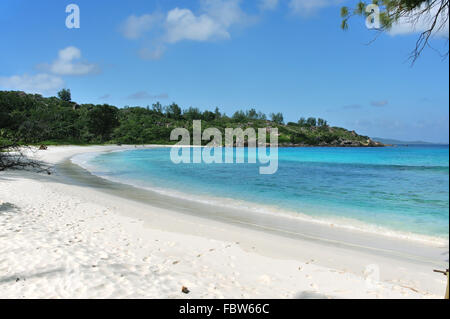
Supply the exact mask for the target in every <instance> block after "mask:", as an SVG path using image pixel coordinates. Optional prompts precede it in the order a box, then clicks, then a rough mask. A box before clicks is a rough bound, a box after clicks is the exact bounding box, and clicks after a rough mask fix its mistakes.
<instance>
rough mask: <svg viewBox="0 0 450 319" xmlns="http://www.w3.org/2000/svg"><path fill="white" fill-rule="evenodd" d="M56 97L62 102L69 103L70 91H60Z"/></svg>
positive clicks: (70, 98)
mask: <svg viewBox="0 0 450 319" xmlns="http://www.w3.org/2000/svg"><path fill="white" fill-rule="evenodd" d="M58 97H59V98H60V99H61V100H63V101H66V102H70V101H71V100H72V95H71V93H70V89H62V90H61V91H59V92H58Z"/></svg>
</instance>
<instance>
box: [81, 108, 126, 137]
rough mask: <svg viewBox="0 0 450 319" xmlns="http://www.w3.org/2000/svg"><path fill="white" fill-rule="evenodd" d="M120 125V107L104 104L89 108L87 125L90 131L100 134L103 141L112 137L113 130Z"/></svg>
mask: <svg viewBox="0 0 450 319" xmlns="http://www.w3.org/2000/svg"><path fill="white" fill-rule="evenodd" d="M117 126H119V120H118V109H117V108H116V107H114V106H111V105H108V104H103V105H97V106H94V107H93V108H92V109H91V110H89V113H88V118H87V127H88V130H89V132H90V133H92V134H94V135H96V136H99V137H100V141H101V142H105V141H107V140H109V139H110V138H111V133H112V132H113V130H114V129H115V128H116V127H117Z"/></svg>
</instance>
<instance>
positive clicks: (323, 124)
mask: <svg viewBox="0 0 450 319" xmlns="http://www.w3.org/2000/svg"><path fill="white" fill-rule="evenodd" d="M317 126H319V127H326V126H328V122H327V121H325V120H324V119H321V118H318V119H317Z"/></svg>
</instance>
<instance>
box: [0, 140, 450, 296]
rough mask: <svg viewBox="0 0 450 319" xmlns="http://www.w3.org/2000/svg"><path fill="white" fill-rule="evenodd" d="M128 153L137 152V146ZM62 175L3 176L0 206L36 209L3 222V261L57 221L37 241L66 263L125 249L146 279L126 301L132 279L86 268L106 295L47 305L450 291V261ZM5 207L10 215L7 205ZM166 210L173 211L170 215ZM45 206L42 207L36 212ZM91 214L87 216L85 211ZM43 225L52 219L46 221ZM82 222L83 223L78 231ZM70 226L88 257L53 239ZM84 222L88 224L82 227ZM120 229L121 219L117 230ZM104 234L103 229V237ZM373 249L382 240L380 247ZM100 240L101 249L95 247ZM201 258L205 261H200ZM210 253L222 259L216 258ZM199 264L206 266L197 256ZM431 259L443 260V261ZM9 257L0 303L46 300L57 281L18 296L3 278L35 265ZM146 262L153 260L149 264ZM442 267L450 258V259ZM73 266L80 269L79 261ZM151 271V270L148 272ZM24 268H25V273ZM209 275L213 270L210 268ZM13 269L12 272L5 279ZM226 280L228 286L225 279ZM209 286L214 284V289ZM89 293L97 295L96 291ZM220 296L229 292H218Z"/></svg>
mask: <svg viewBox="0 0 450 319" xmlns="http://www.w3.org/2000/svg"><path fill="white" fill-rule="evenodd" d="M126 147H128V146H126ZM152 147H161V146H152ZM118 148H124V146H122V147H119V146H106V147H105V146H100V147H71V146H67V147H49V150H47V151H42V152H38V155H39V156H42V159H43V160H45V161H47V162H49V163H51V164H52V165H56V164H58V163H61V162H64V161H67V159H68V158H69V157H71V156H73V155H74V154H79V153H87V152H92V150H94V149H95V150H97V151H105V150H106V151H109V150H114V149H118ZM129 148H130V149H134V146H131V147H129ZM60 165H61V164H60ZM56 175H57V176H53V175H52V176H42V175H37V174H34V173H25V172H8V173H6V174H2V176H1V177H2V179H0V195H1V197H0V200H1V201H3V202H5V201H6V200H7V201H8V202H9V201H11V204H12V205H15V206H17V207H18V208H17V210H18V211H21V210H25V211H28V210H29V214H28V215H23V216H22V215H20V214H19V215H20V216H16V215H17V214H16V215H14V214H13V213H11V214H10V212H9V210H7V209H6V210H5V212H3V211H2V212H1V214H0V218H5V216H6V217H7V218H9V221H8V223H6V222H0V230H1V231H2V232H1V234H2V235H4V236H3V237H0V247H2V248H0V249H3V250H2V251H1V252H2V253H3V252H4V251H5V250H6V251H7V250H8V248H10V249H11V248H12V247H15V249H17V248H18V247H22V246H25V247H27V246H28V245H29V241H28V244H27V241H26V240H25V239H26V238H29V237H30V236H37V235H36V230H35V228H39V227H44V224H42V223H41V222H42V221H47V222H48V220H52V221H53V222H52V223H50V225H51V227H50V226H48V225H49V223H46V224H45V227H46V228H49V230H50V233H47V234H46V233H43V234H41V233H40V232H38V234H40V235H42V236H41V237H39V240H42V241H43V242H45V243H46V245H47V246H49V247H51V246H52V245H56V246H58V249H62V250H63V253H64V254H66V257H67V256H70V255H72V254H75V256H77V253H80V254H81V256H82V258H81V257H80V258H81V259H83V258H84V259H89V260H91V259H95V260H97V264H98V263H99V260H100V261H101V263H106V264H108V262H109V259H114V258H116V259H117V258H119V259H121V258H122V257H123V256H124V255H125V256H126V254H124V251H123V250H126V251H127V252H128V253H127V254H132V255H135V256H139V257H137V258H135V259H133V258H131V257H130V258H128V259H126V262H125V264H126V265H127V266H126V267H125V268H127V267H128V268H127V271H128V272H131V273H134V274H135V275H136V276H137V278H135V279H133V280H131V279H129V282H128V286H129V289H128V290H127V291H126V292H123V291H122V292H120V289H119V288H120V287H121V284H120V282H121V281H120V278H123V277H120V276H119V277H118V278H117V276H115V275H114V274H113V275H112V274H111V269H110V268H111V267H110V266H111V265H110V264H108V265H105V268H106V269H108V271H109V272H108V271H106V270H105V271H106V273H107V274H108V276H112V277H113V278H112V279H111V278H110V282H112V283H113V284H111V283H109V284H108V283H107V282H108V280H106V279H105V278H109V277H108V276H106V275H105V273H102V274H97V275H96V276H94V275H93V274H91V273H90V272H92V271H93V269H95V268H98V267H99V266H96V267H94V268H93V269H91V268H89V269H84V268H83V269H84V270H83V269H82V270H80V267H78V268H79V272H80V273H78V272H75V273H76V275H74V276H75V278H76V279H77V280H79V281H80V282H85V280H86V278H87V277H89V276H87V274H88V275H90V276H91V277H90V278H95V279H96V281H101V284H99V287H100V286H101V287H100V288H98V289H93V290H91V291H89V290H83V289H82V290H83V291H80V292H76V290H73V289H72V288H70V287H69V286H70V285H69V286H67V287H66V286H64V287H66V288H64V289H63V288H61V286H60V285H59V286H58V285H56V286H57V287H60V288H61V289H62V290H61V291H63V292H64V293H62V292H61V291H60V292H59V293H55V292H51V293H48V292H47V293H46V294H44V295H43V297H64V296H66V297H67V296H70V297H74V296H76V297H78V296H87V297H94V298H95V297H99V298H102V297H126V296H133V297H138V298H143V297H151V298H155V297H160V298H165V297H169V298H191V297H197V298H199V297H200V298H202V297H212V298H220V297H228V298H255V297H262V298H294V297H306V296H307V295H308V294H312V293H313V294H319V295H320V296H322V297H329V298H377V297H378V298H381V297H385V298H386V297H387V298H423V297H426V298H439V297H441V295H442V293H443V291H444V289H445V280H444V279H443V278H441V276H436V274H433V273H432V270H433V269H432V268H433V267H434V266H436V267H438V266H440V265H442V266H444V265H445V263H447V265H448V261H447V262H445V260H441V262H438V263H437V264H430V263H429V262H426V261H423V260H411V259H410V258H404V257H402V256H392V255H391V254H383V253H380V252H374V251H371V250H370V249H369V250H367V249H366V248H367V247H364V245H363V246H362V247H361V249H354V248H353V249H352V248H350V247H348V245H345V244H344V243H342V242H339V243H335V244H330V243H325V242H323V241H320V240H316V239H313V238H310V239H305V238H297V237H296V236H294V237H289V236H280V234H279V233H277V231H273V230H268V229H266V230H263V231H262V230H261V229H254V228H251V227H243V225H236V224H235V223H226V222H223V221H222V220H212V219H208V218H205V217H204V216H195V215H192V214H189V212H187V211H186V210H182V209H181V208H180V207H176V209H174V207H173V206H174V205H175V204H174V203H167V202H165V198H159V200H160V203H163V204H165V205H166V207H158V205H155V202H153V204H149V203H148V202H146V200H148V198H147V199H146V198H145V197H146V196H147V195H143V193H142V194H141V193H139V192H135V189H133V192H134V193H135V196H137V197H139V196H144V198H141V201H139V200H136V199H134V200H133V199H125V198H124V197H120V196H118V194H117V192H123V191H124V189H123V187H122V186H120V187H117V185H114V184H113V183H112V182H107V183H105V184H104V185H102V187H99V186H98V185H96V187H94V185H90V184H89V183H87V184H84V185H83V183H81V182H80V181H79V182H74V181H73V180H70V179H68V178H67V176H61V175H60V174H59V173H57V174H56ZM90 183H92V180H91V181H90ZM130 187H131V186H130ZM39 190H41V191H39ZM146 194H148V193H146ZM4 195H6V196H4ZM5 197H6V198H7V199H5ZM8 197H9V198H8ZM55 197H56V198H55ZM152 199H153V198H152ZM39 203H42V204H40V205H41V206H39V205H38V204H39ZM180 203H182V204H184V205H187V206H188V207H189V208H193V209H197V208H198V206H196V205H193V204H191V203H190V204H187V202H186V201H184V202H183V201H181V202H180ZM0 204H1V205H2V206H1V207H3V206H4V204H5V203H3V204H2V203H0ZM167 204H170V205H168V206H167ZM36 205H38V206H39V207H40V208H39V207H35V206H36ZM46 205H48V206H55V208H54V209H53V210H52V214H48V213H46V212H45V211H46ZM160 206H161V205H160ZM163 206H164V205H163ZM175 206H176V205H175ZM82 207H84V208H83V209H81V208H82ZM171 208H172V209H171ZM80 209H81V210H80ZM208 209H209V210H210V211H211V209H216V208H211V206H208ZM177 210H178V211H177ZM206 212H208V211H206ZM191 213H192V212H191ZM39 214H40V215H42V216H39ZM19 217H20V218H22V219H23V220H25V221H27V220H28V219H29V218H34V219H33V220H34V224H33V225H34V226H33V227H34V228H33V229H34V230H32V229H28V230H25V228H26V226H20V225H27V224H28V223H25V224H17V223H14V222H13V221H14V219H15V218H19ZM91 217H92V218H93V219H94V217H95V219H96V221H95V222H94V221H91V222H90V223H87V222H86V219H89V218H91ZM42 218H43V219H44V220H41V219H42ZM59 219H61V220H59ZM74 219H75V220H78V222H75V221H74ZM23 220H22V222H23ZM70 220H72V222H70V225H72V224H74V223H75V224H76V223H78V224H80V225H77V226H73V225H72V226H73V227H75V228H76V229H77V232H76V233H77V237H79V238H82V242H88V243H89V244H90V247H92V249H93V251H91V250H90V251H89V253H87V252H85V253H81V252H79V251H76V252H75V253H74V252H73V250H74V249H75V248H74V247H73V245H72V244H70V245H69V244H67V245H69V246H68V247H69V248H65V247H60V246H61V245H58V244H59V243H60V242H59V241H58V240H55V239H54V238H53V239H52V238H50V239H48V238H47V237H51V236H50V235H51V234H53V231H51V230H52V229H53V228H57V229H59V230H60V231H62V229H64V228H65V225H64V222H69V221H70ZM80 220H83V223H82V222H80ZM111 220H114V225H112V223H113V222H112V221H111ZM0 221H1V219H0ZM100 225H102V226H103V227H100V228H99V226H100ZM94 226H95V227H94ZM14 227H19V228H20V227H21V231H20V232H17V233H15V232H14V233H11V231H8V229H12V228H14ZM52 227H53V228H52ZM92 227H94V228H99V229H100V230H101V229H102V228H103V230H101V231H99V230H97V232H99V233H97V232H92V229H90V228H92ZM308 227H309V226H308ZM26 231H28V233H27V234H26V236H25V237H26V238H15V237H16V236H22V235H24V234H25V233H26ZM103 233H108V236H107V238H109V241H106V242H103V243H98V241H100V242H101V239H102V238H103V236H104V235H102V234H103ZM94 234H95V235H94ZM46 235H47V236H46ZM61 236H65V234H61ZM105 236H106V235H105ZM121 236H124V237H126V238H127V240H126V243H128V245H126V244H125V245H124V244H123V243H122V242H118V239H117V238H118V237H121ZM162 238H164V239H165V240H162ZM370 240H371V241H376V238H371V239H370ZM48 241H50V242H48ZM92 241H93V242H96V243H95V244H94V243H92ZM32 242H33V241H32ZM168 243H170V244H168ZM172 244H173V245H172ZM408 245H411V243H409V244H408ZM34 248H36V247H34ZM206 248H208V249H206ZM409 248H414V247H409ZM211 249H212V250H211ZM25 250H26V249H25ZM105 250H113V251H117V252H118V253H117V254H115V253H107V257H106V259H103V258H105V257H100V256H102V251H105ZM445 250H446V251H447V254H448V247H446V248H445V249H444V253H445ZM26 251H27V250H26ZM199 251H202V252H200V253H199ZM27 252H28V253H31V252H30V251H27ZM24 253H25V252H24ZM33 253H34V256H35V257H37V259H38V260H39V262H34V263H32V264H31V265H32V266H33V265H34V266H36V263H37V264H38V265H37V266H41V264H45V262H44V260H43V259H45V260H51V259H52V258H50V257H49V256H48V255H45V254H43V256H42V255H41V254H39V255H36V252H35V251H34V250H33ZM209 253H210V255H214V256H210V257H207V255H208V254H209ZM144 255H150V256H144ZM199 255H200V257H197V256H199ZM432 255H433V256H434V255H435V253H433V254H432ZM5 256H6V257H5V260H3V261H2V262H0V269H2V270H3V271H2V272H0V288H1V289H0V291H3V292H2V293H0V295H1V296H2V297H6V298H10V297H14V296H21V295H22V296H23V297H30V296H36V294H38V295H39V293H40V292H38V291H37V290H36V289H37V287H39V283H40V284H42V281H43V280H46V282H47V283H48V281H49V280H50V279H49V278H47V277H48V276H46V275H43V276H42V277H38V278H35V279H28V280H27V283H26V284H24V287H26V286H27V284H28V283H29V282H33V281H36V282H37V283H36V285H35V286H34V287H31V288H30V287H28V288H27V289H28V290H27V289H26V288H22V289H18V288H17V286H20V285H17V284H15V282H9V281H7V282H6V283H4V282H2V280H1V278H3V277H5V276H7V275H10V276H13V275H14V271H17V269H14V267H13V266H14V265H15V266H16V267H15V268H26V267H27V266H28V265H27V263H26V258H27V256H25V255H20V256H17V254H16V255H14V254H12V255H11V254H6V255H5ZM39 256H40V257H39ZM142 256H144V257H142ZM113 257H114V258H113ZM141 257H142V258H141ZM147 257H148V259H146V258H147ZM74 258H75V257H74ZM442 258H443V259H445V258H448V257H446V256H445V255H444V256H443V257H442ZM66 259H67V258H66ZM174 259H176V260H174ZM178 259H180V260H178ZM433 259H434V257H433ZM121 260H122V259H121ZM447 260H448V259H447ZM122 261H123V260H122ZM177 261H178V262H177ZM73 262H74V263H77V262H78V264H80V262H79V261H77V259H76V258H75V260H73ZM111 262H112V261H111ZM5 263H6V266H5ZM148 263H149V264H150V265H147V264H148ZM112 264H114V263H112ZM374 264H375V265H377V266H378V267H379V270H380V281H379V282H378V281H377V283H376V284H375V285H368V284H367V283H368V282H367V278H368V277H367V276H368V275H367V274H365V272H366V271H367V266H368V265H374ZM18 265H19V266H20V267H17V266H18ZM102 265H103V264H102ZM177 265H180V266H181V265H185V266H183V267H184V268H183V271H181V273H180V272H179V271H178V270H174V269H176V268H177ZM147 266H148V267H150V268H151V267H156V268H157V269H164V271H165V272H167V273H165V275H164V276H165V277H164V278H165V280H166V281H163V283H161V280H160V279H161V278H159V277H158V276H156V275H155V273H154V272H152V275H151V276H150V275H149V272H148V269H149V268H148V267H147ZM92 267H93V266H92ZM146 267H147V268H146ZM202 267H207V269H204V268H202ZM447 267H448V266H447ZM38 268H40V267H38ZM69 268H70V267H69ZM81 268H82V267H81ZM100 268H101V267H100ZM141 268H142V269H141ZM4 269H6V274H5V270H4ZM10 272H12V274H10ZM113 272H114V271H113ZM70 274H72V273H70ZM122 275H123V274H122ZM86 276H87V277H86ZM92 276H94V277H92ZM146 276H147V277H148V276H150V277H151V278H147V277H146ZM155 276H156V277H155ZM221 276H222V277H223V278H220V277H221ZM56 277H57V278H58V279H59V283H60V282H61V281H63V282H65V281H67V280H69V279H68V278H69V277H70V276H68V274H67V273H63V274H62V275H61V276H56ZM85 277H86V278H85ZM52 278H53V277H52ZM139 278H140V279H139ZM155 278H156V279H155ZM183 278H189V279H183ZM369 279H370V278H369ZM155 280H157V281H158V283H160V284H159V285H156V286H157V288H155V287H153V288H152V289H150V290H149V291H145V290H142V287H143V286H145V285H146V284H147V283H148V284H149V283H154V282H155ZM50 281H51V280H50ZM147 281H148V282H147ZM181 284H185V285H187V286H190V287H192V289H191V291H192V293H191V294H190V295H183V294H182V293H180V292H179V288H180V287H181V286H179V285H181ZM210 285H213V286H214V287H215V289H214V287H212V288H211V287H210ZM87 286H88V287H90V284H87ZM153 286H155V285H153ZM218 287H219V288H220V289H217V288H218ZM405 287H406V288H405ZM19 288H20V287H19ZM51 288H55V283H53V282H50V283H49V289H51ZM169 288H170V289H169ZM155 289H156V290H155ZM24 291H25V292H29V294H28V293H24ZM169 291H170V292H169ZM43 293H44V292H43ZM39 296H42V295H39Z"/></svg>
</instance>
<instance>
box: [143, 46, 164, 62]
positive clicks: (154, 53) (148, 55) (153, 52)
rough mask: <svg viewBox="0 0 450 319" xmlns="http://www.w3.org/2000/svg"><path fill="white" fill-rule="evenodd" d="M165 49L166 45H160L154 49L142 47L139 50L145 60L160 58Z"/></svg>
mask: <svg viewBox="0 0 450 319" xmlns="http://www.w3.org/2000/svg"><path fill="white" fill-rule="evenodd" d="M165 51H166V48H165V46H163V45H158V46H157V47H156V48H154V49H149V48H142V49H140V50H139V52H138V54H139V56H140V57H141V59H144V60H158V59H160V58H161V57H162V56H163V55H164V52H165Z"/></svg>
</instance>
